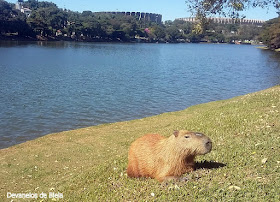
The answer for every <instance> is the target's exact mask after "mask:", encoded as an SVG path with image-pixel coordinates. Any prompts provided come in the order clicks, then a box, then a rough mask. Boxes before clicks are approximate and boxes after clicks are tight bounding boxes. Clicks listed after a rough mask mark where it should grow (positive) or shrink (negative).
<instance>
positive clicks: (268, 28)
mask: <svg viewBox="0 0 280 202" xmlns="http://www.w3.org/2000/svg"><path fill="white" fill-rule="evenodd" d="M260 40H261V41H263V43H264V44H265V45H267V47H268V48H270V49H272V50H274V49H278V48H280V18H274V19H272V20H269V21H268V22H267V23H266V24H265V25H264V26H263V30H262V33H261V35H260Z"/></svg>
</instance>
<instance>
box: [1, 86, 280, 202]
mask: <svg viewBox="0 0 280 202" xmlns="http://www.w3.org/2000/svg"><path fill="white" fill-rule="evenodd" d="M279 111H280V86H275V87H272V88H269V89H266V90H263V91H259V92H255V93H250V94H247V95H243V96H238V97H234V98H231V99H228V100H221V101H214V102H209V103H205V104H199V105H195V106H191V107H189V108H187V109H185V110H182V111H177V112H168V113H163V114H160V115H156V116H152V117H147V118H143V119H138V120H132V121H124V122H117V123H112V124H104V125H99V126H93V127H87V128H82V129H77V130H72V131H65V132H60V133H55V134H50V135H46V136H44V137H41V138H38V139H35V140H31V141H28V142H25V143H22V144H19V145H15V146H12V147H9V148H6V149H1V150H0V179H1V181H0V199H3V201H11V199H8V198H7V192H11V193H38V194H39V193H42V192H44V193H49V192H54V193H62V194H63V199H60V200H62V201H77V200H80V201H81V200H82V201H85V200H92V201H94V200H122V201H139V200H179V201H180V200H202V201H204V200H205V201H206V200H214V201H215V200H222V199H223V200H236V199H238V200H239V199H242V200H243V199H245V200H250V201H257V200H258V201H266V200H269V201H274V200H279V199H280V198H279V197H280V196H279V195H280V193H279V187H280V175H279V173H280V170H279V168H280V147H279V145H280V137H279V131H280V116H279ZM176 129H187V130H194V131H201V132H203V133H205V134H206V135H208V136H209V137H210V138H211V139H212V141H213V143H214V145H213V151H212V152H211V153H210V154H208V155H206V156H203V157H199V158H198V159H197V162H201V164H200V165H201V166H200V167H199V168H198V169H197V170H196V171H195V172H193V173H189V174H185V176H186V177H187V178H188V179H189V180H188V181H186V182H176V183H175V182H174V183H169V184H168V185H162V184H159V183H158V182H157V181H155V180H153V179H130V178H127V176H126V173H125V169H126V165H127V152H128V148H129V145H130V144H131V142H132V141H133V140H135V139H136V138H137V137H140V136H142V135H144V134H146V133H160V134H162V135H164V136H169V135H170V134H171V133H172V131H173V130H176ZM214 165H223V166H214ZM48 200H50V201H51V200H52V199H51V198H47V199H44V201H48ZM57 200H58V199H57Z"/></svg>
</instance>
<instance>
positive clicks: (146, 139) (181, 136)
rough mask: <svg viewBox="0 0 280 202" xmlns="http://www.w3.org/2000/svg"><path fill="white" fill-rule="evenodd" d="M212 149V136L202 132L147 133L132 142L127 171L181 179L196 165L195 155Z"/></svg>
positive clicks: (133, 175) (132, 174)
mask: <svg viewBox="0 0 280 202" xmlns="http://www.w3.org/2000/svg"><path fill="white" fill-rule="evenodd" d="M211 149H212V142H211V140H210V138H209V137H207V136H205V135H203V134H202V133H198V132H190V131H186V130H180V131H174V133H173V135H171V136H170V137H168V138H165V137H163V136H161V135H158V134H148V135H144V136H143V137H140V138H138V139H137V140H135V141H134V142H133V143H132V144H131V146H130V149H129V153H128V167H127V175H128V176H129V177H136V178H138V177H151V178H155V179H157V180H158V181H160V182H162V181H165V180H172V179H179V177H180V176H181V175H182V174H184V173H186V172H190V171H193V170H194V169H195V162H194V159H195V156H197V155H203V154H207V153H209V152H210V151H211Z"/></svg>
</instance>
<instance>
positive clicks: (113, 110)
mask: <svg viewBox="0 0 280 202" xmlns="http://www.w3.org/2000/svg"><path fill="white" fill-rule="evenodd" d="M279 60H280V58H279V54H278V53H274V52H271V51H264V50H260V49H256V48H254V47H253V46H237V45H227V44H112V43H75V42H0V111H1V113H0V148H4V147H7V146H10V145H13V144H17V143H20V142H24V141H26V140H30V139H34V138H36V137H39V136H42V135H45V134H49V133H52V132H59V131H63V130H69V129H75V128H81V127H86V126H92V125H97V124H102V123H109V122H116V121H122V120H131V119H137V118H142V117H146V116H151V115H155V114H159V113H163V112H168V111H175V110H181V109H185V108H186V107H188V106H190V105H194V104H198V103H203V102H209V101H213V100H220V99H226V98H230V97H233V96H237V95H241V94H246V93H249V92H253V91H257V90H261V89H265V88H268V87H271V86H273V85H277V84H280V67H279V64H280V63H279Z"/></svg>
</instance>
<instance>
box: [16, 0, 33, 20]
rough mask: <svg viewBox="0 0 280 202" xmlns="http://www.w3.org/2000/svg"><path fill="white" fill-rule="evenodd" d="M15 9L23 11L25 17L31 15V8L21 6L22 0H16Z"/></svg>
mask: <svg viewBox="0 0 280 202" xmlns="http://www.w3.org/2000/svg"><path fill="white" fill-rule="evenodd" d="M16 9H17V10H20V12H22V13H24V14H25V15H26V17H29V16H30V15H31V12H32V10H31V9H29V8H24V7H23V0H18V1H17V3H16Z"/></svg>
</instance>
